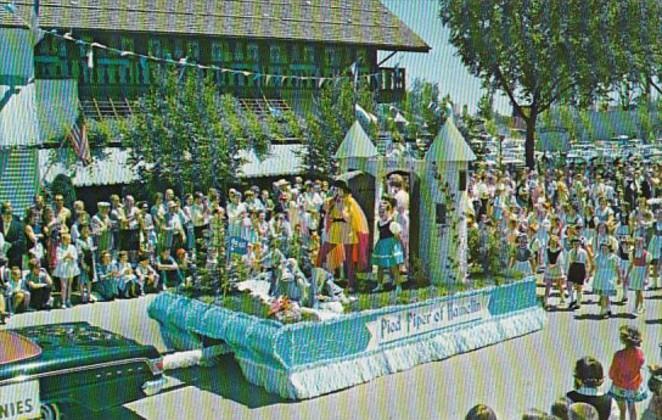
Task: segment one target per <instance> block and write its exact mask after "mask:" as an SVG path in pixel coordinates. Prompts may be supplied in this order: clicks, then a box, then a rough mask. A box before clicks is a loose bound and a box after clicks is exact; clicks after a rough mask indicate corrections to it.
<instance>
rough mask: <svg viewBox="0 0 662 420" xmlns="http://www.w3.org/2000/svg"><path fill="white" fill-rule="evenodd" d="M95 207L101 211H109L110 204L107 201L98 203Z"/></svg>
mask: <svg viewBox="0 0 662 420" xmlns="http://www.w3.org/2000/svg"><path fill="white" fill-rule="evenodd" d="M97 207H98V208H100V209H102V208H103V209H109V208H110V203H109V202H107V201H99V202H98V203H97Z"/></svg>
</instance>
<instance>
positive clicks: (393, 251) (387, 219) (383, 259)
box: [372, 197, 404, 292]
mask: <svg viewBox="0 0 662 420" xmlns="http://www.w3.org/2000/svg"><path fill="white" fill-rule="evenodd" d="M395 206H396V201H395V199H394V198H391V197H384V198H382V201H381V202H380V203H379V222H378V225H377V229H378V230H379V240H378V241H377V244H376V245H375V250H374V251H373V253H372V263H373V264H374V265H376V266H377V287H375V288H374V289H373V290H372V291H373V292H381V291H382V290H384V269H387V270H390V272H391V276H392V277H393V282H394V283H395V287H396V292H399V291H400V278H399V277H400V269H399V268H400V266H401V265H402V264H403V263H404V252H403V250H402V244H401V243H400V237H399V235H400V233H401V231H402V226H401V225H400V224H399V223H398V222H396V221H395V220H394V216H393V209H394V208H395Z"/></svg>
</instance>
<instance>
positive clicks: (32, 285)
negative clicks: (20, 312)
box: [24, 258, 53, 309]
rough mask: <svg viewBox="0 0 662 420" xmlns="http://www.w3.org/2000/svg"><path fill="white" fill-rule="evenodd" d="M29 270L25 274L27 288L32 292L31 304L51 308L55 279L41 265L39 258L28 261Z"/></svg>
mask: <svg viewBox="0 0 662 420" xmlns="http://www.w3.org/2000/svg"><path fill="white" fill-rule="evenodd" d="M28 268H29V272H28V273H27V274H26V275H25V279H24V284H25V288H26V289H27V290H28V291H29V292H30V306H32V307H33V308H34V309H45V308H48V309H50V308H51V306H52V305H53V299H52V298H51V292H52V291H53V280H52V279H51V276H49V275H48V272H47V271H46V270H45V269H44V268H42V267H41V264H39V260H38V259H37V258H32V259H31V260H30V261H29V263H28Z"/></svg>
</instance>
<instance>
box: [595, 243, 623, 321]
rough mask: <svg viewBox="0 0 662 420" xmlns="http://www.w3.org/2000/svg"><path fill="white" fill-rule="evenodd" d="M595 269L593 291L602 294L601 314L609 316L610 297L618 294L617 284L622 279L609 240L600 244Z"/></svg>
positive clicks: (616, 258) (605, 316)
mask: <svg viewBox="0 0 662 420" xmlns="http://www.w3.org/2000/svg"><path fill="white" fill-rule="evenodd" d="M593 271H594V273H595V274H594V276H593V291H594V292H595V293H597V294H598V295H599V296H600V315H601V316H602V317H604V318H607V317H610V316H611V315H612V313H611V300H610V298H611V296H616V286H617V285H620V284H621V281H622V279H621V273H620V272H619V269H618V257H617V256H616V254H614V253H613V252H612V249H611V247H610V245H609V243H608V242H602V243H601V244H600V251H599V253H598V254H597V255H596V257H595V265H594V268H593Z"/></svg>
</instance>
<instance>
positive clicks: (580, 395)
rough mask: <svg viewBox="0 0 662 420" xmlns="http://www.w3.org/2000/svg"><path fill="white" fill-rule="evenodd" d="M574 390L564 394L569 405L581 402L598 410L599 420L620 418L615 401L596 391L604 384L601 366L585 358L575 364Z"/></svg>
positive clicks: (597, 362)
mask: <svg viewBox="0 0 662 420" xmlns="http://www.w3.org/2000/svg"><path fill="white" fill-rule="evenodd" d="M574 375H575V390H573V391H570V392H568V393H567V394H566V397H568V399H569V400H570V402H571V403H575V402H583V403H587V404H590V405H592V406H593V407H595V408H596V409H597V410H598V413H599V419H600V420H614V419H618V418H619V416H620V410H619V409H618V405H617V404H616V401H615V400H614V399H613V398H612V397H611V396H609V395H606V394H603V393H601V392H600V391H599V390H598V389H599V388H600V386H601V385H602V383H603V382H604V371H603V369H602V364H600V362H599V361H597V360H596V359H594V358H592V357H590V356H587V357H584V358H581V359H579V360H577V363H575V373H574Z"/></svg>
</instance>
